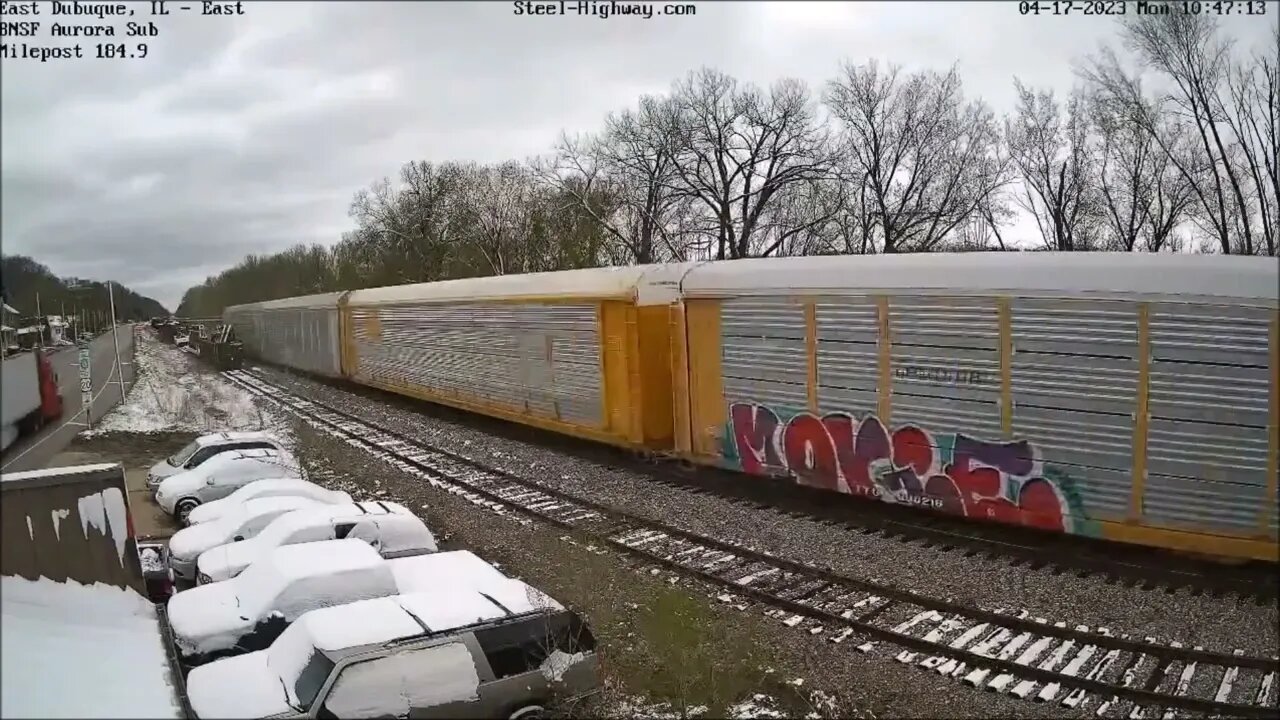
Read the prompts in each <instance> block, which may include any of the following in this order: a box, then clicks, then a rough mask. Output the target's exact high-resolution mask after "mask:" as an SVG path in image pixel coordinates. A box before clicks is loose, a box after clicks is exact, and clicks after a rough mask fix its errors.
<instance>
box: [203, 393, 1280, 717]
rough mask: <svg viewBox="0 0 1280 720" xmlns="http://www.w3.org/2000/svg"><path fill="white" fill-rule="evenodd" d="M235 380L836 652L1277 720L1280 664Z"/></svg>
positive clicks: (340, 432) (1109, 699) (1153, 705)
mask: <svg viewBox="0 0 1280 720" xmlns="http://www.w3.org/2000/svg"><path fill="white" fill-rule="evenodd" d="M224 376H226V377H227V378H229V379H230V380H232V381H233V382H235V383H236V384H238V385H240V386H241V387H243V388H245V389H246V390H248V391H249V392H251V393H253V394H255V395H258V396H260V397H262V398H264V399H266V400H268V401H270V402H273V403H275V404H277V405H279V406H280V407H282V408H284V409H285V410H287V411H289V412H291V413H292V414H294V415H296V416H298V417H299V418H300V419H302V420H303V421H304V422H307V423H308V424H310V425H312V426H313V427H316V428H317V429H319V430H321V431H323V432H326V433H328V434H330V435H333V436H335V437H338V438H340V439H343V440H344V441H346V442H347V443H348V444H350V445H352V446H354V447H357V448H361V449H363V450H366V451H369V452H370V453H372V454H374V455H375V456H378V457H381V458H383V459H385V460H387V461H389V462H391V463H392V464H394V465H396V466H397V467H399V468H401V469H403V470H405V471H406V472H409V473H412V474H414V475H417V476H419V477H422V478H424V479H425V480H427V481H428V482H429V483H431V484H432V485H434V486H436V487H438V488H441V489H443V490H446V491H449V492H452V493H455V494H458V495H459V496H461V497H464V498H466V499H467V500H469V501H471V502H473V503H475V504H477V505H482V506H485V507H488V508H490V509H492V510H495V511H497V512H507V511H514V512H517V513H520V514H523V515H526V516H529V517H530V518H532V519H533V520H536V521H540V522H544V523H548V524H551V525H554V526H558V527H561V528H565V529H568V530H571V531H573V532H574V534H577V535H579V536H580V537H584V538H589V539H590V541H591V542H595V543H599V544H601V545H604V546H607V547H612V548H613V549H615V550H618V551H621V552H624V553H626V554H629V555H632V556H634V557H637V558H639V559H641V560H642V561H644V562H646V563H649V564H650V565H654V566H657V567H658V568H666V569H668V570H670V571H673V572H675V573H678V574H681V575H684V576H688V577H692V578H695V579H697V580H700V581H703V582H705V583H708V584H710V585H712V586H716V587H719V588H721V589H723V590H724V591H726V592H722V593H721V594H720V595H719V598H720V599H721V600H722V601H724V602H733V601H734V600H735V596H741V597H746V598H750V599H752V600H755V601H758V602H760V603H762V604H764V605H767V606H769V610H767V611H766V614H768V615H770V616H773V617H776V618H779V619H780V620H781V621H782V622H784V623H786V624H787V625H790V626H793V627H796V628H798V629H802V630H804V631H807V632H808V633H810V634H812V635H822V636H824V637H825V638H826V639H827V640H829V641H830V642H833V643H843V642H846V641H849V640H850V639H851V638H853V642H852V643H851V644H856V647H857V650H858V651H861V652H885V651H886V650H887V651H888V652H889V653H890V654H892V655H893V656H894V657H895V658H896V659H897V660H898V661H899V662H902V663H904V664H908V665H913V666H916V667H918V668H920V669H921V670H922V671H925V672H931V673H937V674H940V675H944V676H947V677H950V678H952V679H954V680H956V681H959V682H962V683H965V684H967V685H970V686H972V687H980V688H984V689H986V690H989V691H993V692H1001V693H1007V694H1009V695H1011V696H1013V697H1016V698H1020V699H1024V700H1029V701H1037V702H1051V703H1058V704H1061V705H1063V706H1066V707H1070V708H1077V709H1086V708H1088V709H1093V710H1094V712H1095V714H1097V715H1098V716H1102V717H1129V718H1152V717H1157V716H1159V717H1162V718H1171V717H1178V716H1187V715H1190V714H1206V715H1210V716H1227V717H1249V718H1255V717H1256V718H1274V717H1276V715H1277V712H1278V710H1280V707H1278V704H1277V693H1278V690H1280V688H1278V687H1277V685H1278V683H1277V679H1278V678H1277V675H1280V660H1278V659H1277V658H1275V657H1271V658H1264V657H1250V656H1247V655H1245V654H1244V653H1243V652H1242V651H1240V650H1235V651H1233V652H1220V651H1215V650H1208V649H1205V648H1201V647H1184V646H1183V645H1182V644H1180V643H1178V642H1168V643H1164V642H1157V641H1156V640H1155V639H1154V638H1150V637H1141V638H1140V637H1129V636H1127V635H1124V634H1113V633H1112V632H1110V631H1109V630H1108V629H1107V628H1092V627H1087V626H1083V625H1074V626H1069V625H1068V624H1067V623H1064V622H1053V621H1050V620H1047V619H1045V618H1039V617H1031V616H1029V614H1028V613H1027V612H1025V611H1022V612H1017V611H1015V610H1009V609H1000V610H995V611H988V610H983V609H980V608H975V607H969V606H964V605H961V604H958V603H953V602H950V601H947V600H941V599H937V598H929V597H924V596H921V595H918V594H915V593H911V592H907V591H904V590H900V589H897V588H892V587H888V586H885V585H881V584H878V583H873V582H869V581H866V580H862V579H859V578H852V577H847V576H843V575H839V574H837V573H835V572H832V571H831V570H829V569H826V568H820V567H816V566H813V565H809V564H805V563H799V562H795V561H792V560H787V559H784V558H779V557H776V556H772V555H769V554H766V553H762V552H759V551H756V550H753V549H751V548H748V547H744V546H741V545H738V544H735V543H729V542H725V541H723V540H719V539H716V538H711V537H706V536H702V535H698V534H695V533H689V532H686V531H684V530H681V529H679V528H675V527H672V526H669V525H666V524H664V523H660V522H655V521H652V520H649V519H647V518H641V517H638V516H635V515H632V514H630V513H627V512H625V511H623V510H619V509H616V508H610V507H606V506H603V505H600V504H598V503H595V502H592V501H590V500H587V499H585V498H579V497H575V496H572V495H569V494H567V493H563V492H560V491H558V490H555V489H553V488H549V487H546V486H543V485H542V484H540V483H538V482H537V481H535V480H531V479H528V478H523V477H520V476H517V475H514V474H512V473H508V472H505V471H502V470H499V469H497V468H492V467H489V466H487V465H484V464H483V463H480V462H477V461H474V460H472V459H470V458H466V457H463V456H461V455H458V454H456V453H453V452H450V451H448V450H444V449H441V448H436V447H428V446H425V445H423V444H422V443H421V442H420V441H418V440H415V439H412V438H409V437H407V436H405V435H403V434H400V433H397V432H394V431H391V430H387V429H385V428H381V427H378V426H375V425H373V424H371V423H368V422H366V421H364V420H361V419H360V418H357V417H355V416H353V415H351V414H349V413H346V412H343V411H341V410H338V409H336V408H333V407H330V406H328V405H325V404H322V403H317V402H314V401H311V400H307V399H305V398H302V397H299V396H297V395H296V394H294V393H292V392H290V391H289V390H287V389H285V388H282V387H280V386H278V385H274V384H272V383H270V382H267V381H265V380H264V379H262V378H261V377H258V376H255V375H253V374H251V373H248V372H245V371H230V372H226V373H224Z"/></svg>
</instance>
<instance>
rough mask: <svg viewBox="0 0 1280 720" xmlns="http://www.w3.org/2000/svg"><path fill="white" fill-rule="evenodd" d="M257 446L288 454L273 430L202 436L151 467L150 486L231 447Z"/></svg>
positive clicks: (189, 468) (154, 486)
mask: <svg viewBox="0 0 1280 720" xmlns="http://www.w3.org/2000/svg"><path fill="white" fill-rule="evenodd" d="M255 448H271V449H275V450H278V451H280V452H282V453H287V452H288V450H287V449H286V448H285V446H284V445H283V444H282V443H281V442H280V441H279V440H278V439H276V438H275V437H273V436H272V435H271V434H270V433H268V432H265V431H261V430H258V431H253V432H219V433H210V434H209V435H201V436H200V437H198V438H196V439H195V440H192V441H191V442H190V443H188V444H187V445H186V447H184V448H182V449H181V450H179V451H178V452H176V453H174V454H173V455H170V456H169V457H167V458H165V459H163V460H161V461H160V462H158V463H156V464H155V465H152V466H151V470H150V471H148V472H147V487H149V488H151V490H152V491H155V489H156V488H158V487H160V483H161V482H163V481H164V480H165V478H168V477H172V476H174V475H177V474H178V473H180V472H183V471H186V470H192V469H194V468H196V467H198V466H199V465H200V464H202V463H203V462H204V461H205V460H208V459H209V458H211V457H214V456H215V455H217V454H218V453H222V452H226V451H227V450H253V449H255Z"/></svg>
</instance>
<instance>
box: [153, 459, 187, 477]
mask: <svg viewBox="0 0 1280 720" xmlns="http://www.w3.org/2000/svg"><path fill="white" fill-rule="evenodd" d="M180 472H182V468H176V467H174V466H172V465H170V464H169V461H168V460H161V461H160V462H158V463H156V464H155V465H152V466H151V470H150V472H149V473H148V474H149V475H150V476H151V477H153V478H168V477H172V476H174V475H177V474H178V473H180Z"/></svg>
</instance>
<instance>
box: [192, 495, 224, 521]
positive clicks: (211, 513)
mask: <svg viewBox="0 0 1280 720" xmlns="http://www.w3.org/2000/svg"><path fill="white" fill-rule="evenodd" d="M231 508H232V503H228V502H226V498H223V499H221V500H214V501H213V502H207V503H205V504H203V505H198V506H196V508H195V509H194V510H192V511H191V514H190V515H188V516H187V523H188V524H191V525H199V524H201V523H208V522H213V521H214V520H217V519H218V518H220V517H222V516H223V515H226V514H227V511H229V510H230V509H231Z"/></svg>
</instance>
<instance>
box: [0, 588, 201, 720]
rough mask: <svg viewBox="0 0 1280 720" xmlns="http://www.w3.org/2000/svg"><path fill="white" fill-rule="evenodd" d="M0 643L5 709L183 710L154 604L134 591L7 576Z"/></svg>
mask: <svg viewBox="0 0 1280 720" xmlns="http://www.w3.org/2000/svg"><path fill="white" fill-rule="evenodd" d="M0 648H3V650H2V652H0V655H3V656H4V658H5V662H4V663H2V664H0V716H3V717H27V718H86V717H98V718H107V717H111V718H176V717H181V716H182V711H181V709H180V707H179V706H178V705H177V699H176V696H175V694H174V690H173V687H172V685H170V683H169V678H170V675H169V672H170V670H169V664H168V660H167V657H166V655H165V650H164V640H163V637H162V635H161V631H160V624H159V621H158V620H157V618H156V612H155V606H154V605H152V604H151V603H149V602H147V601H146V600H145V599H143V598H142V596H140V595H138V594H137V593H136V592H134V591H132V590H126V589H123V588H117V587H112V586H109V585H103V584H101V583H97V584H94V585H81V584H79V583H77V582H74V581H68V582H66V583H57V582H54V581H52V580H50V579H49V578H40V579H39V580H36V581H31V580H26V579H24V578H20V577H9V576H6V577H4V578H3V579H0Z"/></svg>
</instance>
